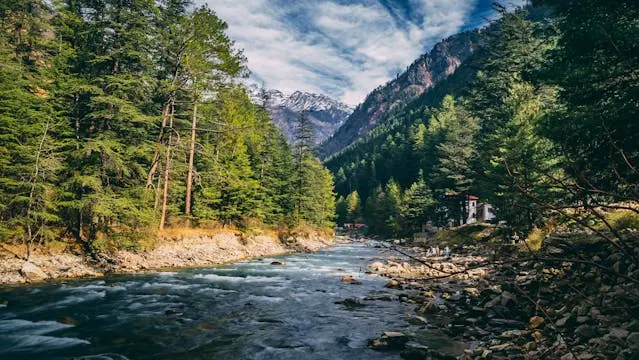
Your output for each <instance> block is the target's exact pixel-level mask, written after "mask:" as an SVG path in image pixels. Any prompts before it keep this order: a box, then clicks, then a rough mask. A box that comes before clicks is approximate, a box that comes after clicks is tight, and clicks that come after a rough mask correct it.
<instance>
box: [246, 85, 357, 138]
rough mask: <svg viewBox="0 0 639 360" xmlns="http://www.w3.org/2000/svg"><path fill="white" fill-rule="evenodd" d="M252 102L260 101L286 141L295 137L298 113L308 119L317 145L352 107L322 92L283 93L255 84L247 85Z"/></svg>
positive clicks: (328, 135)
mask: <svg viewBox="0 0 639 360" xmlns="http://www.w3.org/2000/svg"><path fill="white" fill-rule="evenodd" d="M248 92H249V95H250V96H251V98H252V99H253V101H254V102H255V103H259V104H264V105H265V106H266V107H267V108H268V110H269V112H270V113H271V118H272V120H273V122H274V123H275V125H276V126H277V127H278V128H279V129H280V131H281V132H282V134H283V135H284V136H285V137H286V139H287V140H288V141H289V143H291V144H292V143H293V142H294V139H295V130H296V127H297V122H298V120H299V118H300V116H302V113H304V115H305V116H306V117H308V118H309V119H310V120H311V123H312V124H313V131H314V135H315V137H314V142H315V144H316V145H319V144H321V143H322V142H324V141H326V140H327V139H328V138H330V137H331V136H332V135H333V134H334V133H335V131H336V130H337V129H338V128H339V127H340V126H342V124H344V121H346V119H347V118H348V116H349V115H350V114H352V113H353V108H352V107H350V106H348V105H346V104H343V103H341V102H339V101H337V100H335V99H331V98H330V97H328V96H326V95H320V94H314V93H310V92H304V91H295V92H293V93H292V94H285V93H283V92H282V91H279V90H265V89H260V88H259V87H257V86H254V85H253V86H250V87H248Z"/></svg>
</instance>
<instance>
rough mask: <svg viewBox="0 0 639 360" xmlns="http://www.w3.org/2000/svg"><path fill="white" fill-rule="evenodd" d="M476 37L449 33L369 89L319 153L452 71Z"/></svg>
mask: <svg viewBox="0 0 639 360" xmlns="http://www.w3.org/2000/svg"><path fill="white" fill-rule="evenodd" d="M478 41H479V36H478V33H477V32H476V31H472V32H464V33H460V34H457V35H454V36H451V37H449V38H448V39H445V40H443V41H441V42H439V43H438V44H437V45H435V47H434V48H433V49H432V50H431V51H430V52H429V53H427V54H425V55H423V56H421V57H420V58H419V59H417V60H416V61H415V62H414V63H413V64H411V65H410V66H409V67H408V69H407V70H406V71H405V72H404V73H403V74H401V75H399V76H398V77H397V78H395V79H394V80H392V81H390V82H388V83H387V84H386V85H383V86H380V87H378V88H377V89H375V90H373V92H371V93H370V94H369V95H368V96H367V97H366V99H365V100H364V102H363V103H362V104H360V105H359V106H358V107H357V108H356V109H355V111H354V112H353V113H352V114H351V115H350V116H349V117H348V119H347V120H346V121H345V123H344V125H343V126H342V127H341V128H340V129H339V130H338V131H337V132H336V133H335V134H334V135H333V136H332V137H331V138H330V139H328V140H327V141H326V142H324V143H323V144H322V145H321V147H320V148H321V153H322V154H323V156H325V157H327V156H330V155H332V154H334V153H336V152H338V151H340V150H341V149H343V148H344V147H346V146H348V145H349V144H350V143H352V142H353V141H355V140H357V139H358V138H359V137H361V136H364V135H366V134H367V133H368V132H369V131H370V130H371V129H373V128H374V127H376V126H377V125H379V124H381V123H383V122H384V121H386V120H387V119H388V117H389V115H390V114H392V113H393V112H394V111H396V110H399V109H401V108H403V107H404V106H405V105H407V104H408V103H409V102H411V101H412V100H414V99H416V98H417V97H418V96H420V95H421V94H423V93H424V92H425V91H427V90H428V89H430V88H432V87H433V86H435V85H436V84H437V83H438V82H439V81H441V80H442V79H444V78H446V77H447V76H449V75H450V74H452V73H454V72H455V70H457V68H458V67H459V65H460V64H461V63H462V62H463V61H465V60H466V59H467V58H468V57H469V56H470V55H471V54H472V53H473V51H474V49H475V47H476V45H477V43H478Z"/></svg>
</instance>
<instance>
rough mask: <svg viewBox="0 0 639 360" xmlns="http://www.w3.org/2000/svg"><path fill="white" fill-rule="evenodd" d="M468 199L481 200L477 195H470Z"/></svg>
mask: <svg viewBox="0 0 639 360" xmlns="http://www.w3.org/2000/svg"><path fill="white" fill-rule="evenodd" d="M468 200H479V198H478V197H477V196H475V195H468Z"/></svg>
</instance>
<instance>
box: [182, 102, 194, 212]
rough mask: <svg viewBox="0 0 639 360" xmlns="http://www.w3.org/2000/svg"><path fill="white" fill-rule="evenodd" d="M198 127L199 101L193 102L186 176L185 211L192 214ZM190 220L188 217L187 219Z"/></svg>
mask: <svg viewBox="0 0 639 360" xmlns="http://www.w3.org/2000/svg"><path fill="white" fill-rule="evenodd" d="M196 127H197V103H194V104H193V121H192V123H191V142H190V144H189V170H188V175H187V177H186V205H185V209H184V213H185V214H186V216H187V218H188V217H189V216H190V215H191V192H192V186H193V160H194V158H195V131H196ZM187 221H188V219H187Z"/></svg>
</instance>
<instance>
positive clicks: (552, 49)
mask: <svg viewBox="0 0 639 360" xmlns="http://www.w3.org/2000/svg"><path fill="white" fill-rule="evenodd" d="M535 3H538V4H541V5H549V7H540V8H534V7H527V8H526V9H519V10H517V11H515V12H512V13H508V12H506V11H505V10H504V9H503V8H499V7H498V9H500V10H501V15H502V16H501V18H500V19H499V20H497V21H495V22H494V23H493V24H491V25H490V26H488V27H487V28H486V29H484V30H483V31H481V33H480V34H481V36H482V37H483V39H482V42H481V43H482V45H481V46H480V47H479V48H478V49H477V50H476V51H475V52H474V53H473V55H472V56H471V57H470V58H469V59H467V60H466V61H465V62H464V63H462V65H461V66H460V67H459V69H458V70H457V71H456V72H455V74H453V75H451V76H450V77H449V78H448V79H446V80H443V81H441V82H440V83H438V84H437V85H436V86H435V87H433V88H432V89H430V90H429V91H427V92H426V93H425V94H424V95H422V96H421V97H420V98H418V99H417V100H415V101H413V102H412V103H411V104H409V105H407V106H405V107H404V108H403V109H401V110H399V111H397V112H395V113H393V115H392V116H391V117H390V119H389V120H388V121H386V122H385V123H384V124H382V125H380V126H379V127H377V128H376V129H374V130H372V131H371V132H370V133H369V134H368V135H367V136H365V137H364V138H362V139H359V140H358V141H356V142H354V143H353V144H351V145H350V146H348V147H347V148H345V149H344V150H343V151H342V152H340V153H338V154H336V155H334V156H332V157H331V158H329V159H328V160H327V162H326V163H327V166H328V167H329V168H330V169H331V170H333V171H334V173H335V174H336V177H335V179H336V189H337V192H338V194H339V195H341V196H346V195H347V194H349V193H351V192H353V191H357V192H358V193H359V194H360V195H361V196H362V198H365V199H367V200H366V202H365V204H366V205H365V211H364V217H365V221H366V222H367V223H369V224H370V225H371V227H370V228H371V231H373V232H375V233H378V234H382V235H386V236H396V235H397V234H398V232H396V231H393V230H392V228H393V227H394V224H400V226H399V227H400V228H402V229H405V230H406V232H405V233H404V234H403V235H406V234H407V233H409V232H411V231H417V230H418V229H419V227H420V226H421V224H423V223H424V222H426V221H432V222H433V223H434V224H435V225H440V226H446V225H447V224H449V223H452V224H455V225H460V224H463V223H464V222H465V219H466V218H467V216H468V214H466V213H465V212H466V206H465V205H464V201H463V199H465V198H466V195H470V194H472V195H478V196H479V197H480V199H481V201H484V202H488V203H491V204H492V205H493V206H494V208H495V212H496V216H497V219H496V221H504V222H506V224H507V225H508V226H509V227H511V228H514V229H517V230H518V231H525V232H528V231H530V230H532V229H535V228H537V229H541V228H543V226H544V223H545V222H547V219H549V218H551V217H555V216H556V215H560V216H562V217H564V218H565V219H570V221H571V222H573V223H575V224H580V226H583V221H580V219H582V220H583V219H586V220H588V219H590V220H591V222H590V224H591V226H594V222H596V221H597V219H598V218H600V217H601V214H600V213H599V212H601V210H600V209H601V208H602V207H603V208H604V209H605V208H606V206H609V204H611V203H612V204H613V205H612V208H614V207H615V206H618V205H614V204H618V203H622V202H630V203H632V202H636V201H638V200H639V195H638V194H639V191H638V188H637V184H639V182H637V171H636V169H637V162H639V147H638V144H639V141H638V139H636V135H637V134H639V131H637V129H636V125H637V122H636V121H635V118H636V114H637V112H638V111H637V110H638V109H639V108H638V107H639V101H638V100H637V99H638V98H639V97H638V92H637V89H639V88H638V87H637V84H639V82H637V76H638V75H637V71H639V70H638V69H639V68H638V67H637V64H638V63H639V58H638V55H637V54H639V51H636V50H637V46H638V45H637V44H639V41H638V40H639V26H638V25H637V24H638V23H637V18H638V17H639V15H638V14H639V6H638V5H637V4H636V2H631V1H627V0H624V1H618V2H613V3H602V2H598V1H594V0H592V1H591V0H584V1H568V2H566V1H559V0H538V1H535ZM420 173H423V174H424V176H423V177H422V175H420ZM391 179H393V180H391ZM395 181H396V182H397V185H399V186H401V187H402V188H405V189H407V190H406V191H405V193H404V194H403V196H402V197H401V209H402V211H401V212H400V214H399V216H397V214H396V213H393V212H387V211H388V209H389V208H392V206H389V207H385V206H383V203H384V202H388V199H389V190H388V186H387V187H386V188H384V184H391V183H392V182H395ZM380 185H381V186H380ZM394 186H395V185H392V187H394ZM598 207H599V208H598ZM566 209H570V210H569V211H567V210H566ZM584 211H585V212H584ZM582 212H584V213H587V214H589V215H583V214H582ZM398 219H399V220H398ZM382 223H384V224H385V225H386V226H380V225H379V224H382ZM620 223H621V225H620V226H626V224H629V225H630V226H634V225H633V222H632V219H630V218H629V219H628V220H625V218H624V220H622V221H620ZM390 225H393V226H390ZM602 229H604V230H605V231H608V229H607V227H605V228H602ZM618 230H619V227H617V226H616V225H613V226H612V230H611V231H618ZM399 233H401V232H399ZM535 236H536V237H539V236H538V234H537V233H536V232H535V233H534V236H533V237H535Z"/></svg>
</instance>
